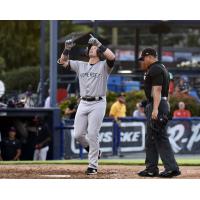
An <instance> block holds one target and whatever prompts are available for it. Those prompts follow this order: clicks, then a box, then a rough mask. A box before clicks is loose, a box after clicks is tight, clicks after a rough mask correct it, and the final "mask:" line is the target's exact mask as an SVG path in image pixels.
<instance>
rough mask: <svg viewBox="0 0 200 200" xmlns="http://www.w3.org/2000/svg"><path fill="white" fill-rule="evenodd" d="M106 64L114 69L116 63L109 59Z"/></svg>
mask: <svg viewBox="0 0 200 200" xmlns="http://www.w3.org/2000/svg"><path fill="white" fill-rule="evenodd" d="M106 63H107V65H108V67H110V68H113V67H114V63H115V60H108V59H106Z"/></svg>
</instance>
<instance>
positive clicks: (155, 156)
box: [138, 48, 181, 178]
mask: <svg viewBox="0 0 200 200" xmlns="http://www.w3.org/2000/svg"><path fill="white" fill-rule="evenodd" d="M139 61H140V64H141V67H142V69H143V70H144V71H145V75H144V90H145V94H146V98H147V102H148V103H147V106H146V108H145V113H146V116H147V133H146V146H145V147H146V160H145V164H146V169H145V170H143V171H141V172H139V173H138V175H139V176H143V177H154V176H160V177H166V178H168V177H173V176H178V175H180V174H181V172H180V171H179V167H178V165H177V163H176V160H175V158H174V154H173V151H172V148H171V146H170V143H169V139H168V136H167V133H166V124H167V122H168V119H169V112H170V108H169V103H168V89H169V73H168V71H167V69H166V68H165V66H164V65H163V64H161V63H160V62H158V60H157V52H156V51H155V50H154V49H152V48H147V49H144V50H143V51H142V54H141V57H140V58H139ZM159 155H160V157H161V160H162V162H163V165H164V168H165V170H164V171H163V172H161V173H160V174H159V169H158V160H159Z"/></svg>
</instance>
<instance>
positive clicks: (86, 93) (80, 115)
mask: <svg viewBox="0 0 200 200" xmlns="http://www.w3.org/2000/svg"><path fill="white" fill-rule="evenodd" d="M74 45H75V44H74V43H73V41H72V40H67V41H66V42H65V49H64V51H63V53H62V55H61V57H60V59H58V64H60V65H62V66H63V67H65V68H68V69H71V70H73V71H75V72H76V74H77V76H78V78H79V86H80V96H81V100H80V104H79V106H78V110H77V113H76V116H75V121H74V127H75V128H74V134H75V139H76V140H77V141H79V142H80V144H81V145H82V146H83V147H84V148H85V149H86V150H87V151H88V159H89V165H88V168H87V170H86V174H87V175H94V174H97V168H98V157H99V156H100V150H99V138H98V134H99V130H100V128H101V124H102V121H103V118H104V115H105V110H106V90H107V79H108V76H109V74H110V73H111V71H112V68H113V66H114V61H115V55H114V53H113V52H112V51H111V50H110V49H108V48H106V47H105V46H103V45H102V44H101V42H100V41H99V40H98V39H97V38H94V37H93V36H92V35H91V38H90V39H89V41H88V48H87V54H88V56H89V61H88V62H83V61H77V60H69V51H70V50H71V48H72V47H73V46H74ZM102 54H103V56H104V57H105V58H106V59H105V60H103V61H101V60H100V57H101V55H102Z"/></svg>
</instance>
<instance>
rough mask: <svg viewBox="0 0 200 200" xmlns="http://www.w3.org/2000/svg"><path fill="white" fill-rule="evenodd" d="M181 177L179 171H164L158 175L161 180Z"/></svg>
mask: <svg viewBox="0 0 200 200" xmlns="http://www.w3.org/2000/svg"><path fill="white" fill-rule="evenodd" d="M179 175H181V171H180V170H179V169H177V170H173V171H172V170H165V171H163V172H161V173H160V174H159V177H161V178H172V177H173V176H179Z"/></svg>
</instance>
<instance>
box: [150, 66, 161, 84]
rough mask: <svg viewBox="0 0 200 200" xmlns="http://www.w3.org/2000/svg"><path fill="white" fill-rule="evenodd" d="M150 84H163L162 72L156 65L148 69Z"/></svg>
mask: <svg viewBox="0 0 200 200" xmlns="http://www.w3.org/2000/svg"><path fill="white" fill-rule="evenodd" d="M149 73H150V76H151V81H152V86H159V85H162V84H163V72H162V70H161V69H160V67H158V66H153V67H152V68H151V70H150V72H149Z"/></svg>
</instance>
